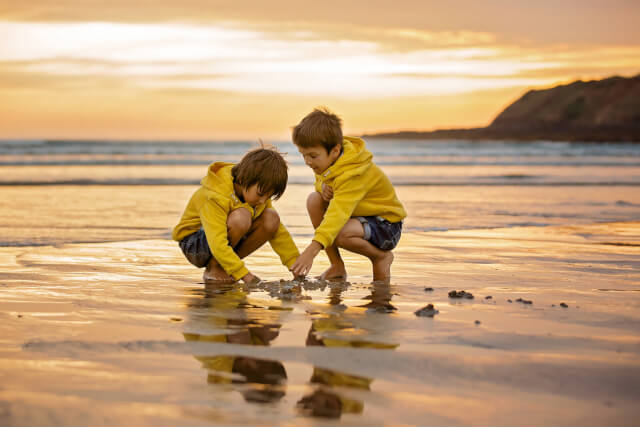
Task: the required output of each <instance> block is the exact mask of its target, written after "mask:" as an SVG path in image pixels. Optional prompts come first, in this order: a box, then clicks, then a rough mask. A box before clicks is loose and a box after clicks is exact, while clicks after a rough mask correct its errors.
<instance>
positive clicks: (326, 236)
mask: <svg viewBox="0 0 640 427" xmlns="http://www.w3.org/2000/svg"><path fill="white" fill-rule="evenodd" d="M338 185H339V189H337V190H334V192H333V198H332V199H331V201H330V202H329V207H328V208H327V211H326V212H325V214H324V219H323V220H322V222H321V223H320V226H319V227H318V228H317V229H316V233H315V235H314V237H313V240H312V241H311V243H310V244H309V246H307V248H306V249H305V250H304V251H303V252H302V254H301V255H300V256H299V257H298V259H297V260H296V262H295V263H294V264H293V266H292V268H291V271H292V272H293V274H294V275H296V276H306V275H307V274H308V273H309V271H310V270H311V266H312V265H313V259H314V258H315V257H316V256H317V255H318V253H320V251H321V250H322V249H324V248H326V247H327V246H331V244H332V243H333V241H334V240H335V238H336V236H337V235H338V233H340V230H342V227H344V225H345V224H346V223H347V221H348V220H349V218H351V214H352V213H353V210H354V209H355V208H356V206H357V205H358V203H359V202H360V200H362V198H363V197H364V196H365V194H366V189H365V188H364V185H362V182H361V181H359V180H358V177H351V178H350V179H348V180H346V181H345V182H343V183H339V184H337V185H336V186H338ZM316 188H317V186H316ZM323 191H324V189H323ZM321 194H322V193H321Z"/></svg>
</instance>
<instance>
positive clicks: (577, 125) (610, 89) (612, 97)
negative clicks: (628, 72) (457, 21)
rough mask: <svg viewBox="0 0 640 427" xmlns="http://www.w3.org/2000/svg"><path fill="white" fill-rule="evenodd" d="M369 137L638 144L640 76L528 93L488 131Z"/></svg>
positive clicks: (639, 132)
mask: <svg viewBox="0 0 640 427" xmlns="http://www.w3.org/2000/svg"><path fill="white" fill-rule="evenodd" d="M368 137H379V138H382V137H385V138H391V137H393V138H411V139H413V138H415V139H478V140H481V139H493V140H502V139H511V140H514V139H515V140H551V141H553V140H561V141H629V142H640V75H637V76H635V77H630V78H624V77H611V78H607V79H604V80H597V81H589V82H583V81H576V82H573V83H571V84H568V85H562V86H556V87H554V88H551V89H544V90H530V91H529V92H527V93H525V94H524V95H523V96H522V97H521V98H520V99H518V100H517V101H515V102H514V103H513V104H511V105H509V106H508V107H507V108H506V109H505V110H504V111H502V112H501V113H500V114H499V115H498V116H497V117H496V118H495V120H493V122H492V123H491V124H490V125H489V126H487V127H484V128H472V129H441V130H436V131H432V132H413V131H402V132H393V133H385V134H375V135H368Z"/></svg>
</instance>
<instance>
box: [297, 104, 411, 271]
mask: <svg viewBox="0 0 640 427" xmlns="http://www.w3.org/2000/svg"><path fill="white" fill-rule="evenodd" d="M292 137H293V138H292V139H293V143H294V144H295V145H296V146H297V147H298V151H300V154H302V156H303V158H304V162H305V164H306V165H307V166H309V167H310V168H311V169H313V172H314V173H315V191H314V192H313V193H311V194H310V195H309V197H308V198H307V210H308V212H309V216H310V218H311V223H312V224H313V227H314V228H315V234H314V237H313V240H312V241H311V243H310V244H309V246H307V248H306V249H305V250H304V252H302V254H301V255H300V257H299V258H298V260H297V261H296V262H295V264H293V268H292V271H293V273H294V275H306V274H308V273H309V270H310V269H311V265H312V264H313V259H314V258H315V257H316V255H317V254H318V253H319V252H320V250H322V249H324V250H325V251H326V253H327V257H328V258H329V262H330V263H331V265H330V267H329V269H328V270H327V271H325V272H324V273H323V274H322V275H321V276H320V278H322V279H326V280H331V279H334V280H346V277H347V272H346V269H345V266H344V262H343V261H342V258H341V256H340V252H339V250H338V248H344V249H346V250H348V251H351V252H355V253H357V254H360V255H364V256H366V257H367V258H369V259H370V260H371V264H372V266H373V280H374V281H386V280H388V279H390V276H391V263H392V262H393V253H392V252H391V250H392V249H393V248H394V247H395V246H396V245H397V243H398V240H399V239H400V234H401V231H402V220H403V219H404V218H405V217H406V215H407V214H406V212H405V210H404V208H403V206H402V203H400V201H399V200H398V198H397V197H396V193H395V190H394V188H393V186H392V185H391V182H390V181H389V178H388V177H387V176H386V175H385V174H384V172H382V171H381V170H380V168H379V167H378V166H376V164H374V163H373V161H372V158H373V155H372V154H371V153H370V152H369V151H368V150H367V148H366V146H365V143H364V141H363V140H362V139H360V138H354V137H343V136H342V122H341V120H340V118H339V117H338V116H336V115H335V114H333V113H331V112H330V111H328V110H326V109H316V110H314V111H313V112H311V113H310V114H308V115H307V116H306V117H305V118H304V119H302V121H301V122H300V123H299V124H298V125H297V126H296V127H295V128H294V129H293V135H292Z"/></svg>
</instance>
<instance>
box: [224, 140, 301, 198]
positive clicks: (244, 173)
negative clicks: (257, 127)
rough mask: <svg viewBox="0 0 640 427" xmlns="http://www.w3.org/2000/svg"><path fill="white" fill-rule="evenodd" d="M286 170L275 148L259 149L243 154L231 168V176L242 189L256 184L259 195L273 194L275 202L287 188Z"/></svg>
mask: <svg viewBox="0 0 640 427" xmlns="http://www.w3.org/2000/svg"><path fill="white" fill-rule="evenodd" d="M287 169H288V166H287V162H286V161H285V160H284V158H283V157H282V154H280V153H279V152H278V151H277V150H276V149H275V148H265V147H260V148H256V149H255V150H251V151H249V152H248V153H247V154H245V155H244V157H243V158H242V160H240V163H238V164H236V165H235V166H233V168H231V175H232V176H233V181H234V182H237V183H238V184H240V185H241V186H243V187H244V188H249V187H251V186H253V185H254V184H258V190H260V192H261V193H269V192H273V196H272V198H273V199H274V200H277V199H279V198H280V196H282V194H284V190H285V188H287V179H288V174H287Z"/></svg>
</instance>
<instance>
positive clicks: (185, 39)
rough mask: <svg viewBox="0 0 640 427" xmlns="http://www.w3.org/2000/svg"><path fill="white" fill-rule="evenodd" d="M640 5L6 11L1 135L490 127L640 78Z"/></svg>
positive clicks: (270, 4)
mask: <svg viewBox="0 0 640 427" xmlns="http://www.w3.org/2000/svg"><path fill="white" fill-rule="evenodd" d="M638 22H640V2H639V1H637V0H581V1H576V0H566V1H558V0H555V1H548V0H538V1H536V2H533V1H517V0H514V1H505V0H487V1H478V0H452V1H438V2H435V1H409V0H395V1H378V0H367V1H360V0H356V1H349V0H342V1H334V0H325V1H301V0H298V1H289V0H271V1H243V0H236V1H204V0H179V1H178V0H176V1H168V0H154V1H149V0H138V1H132V0H109V1H104V0H101V1H97V0H57V1H56V0H23V1H13V0H0V99H1V102H0V138H4V139H28V138H74V139H77V138H90V139H171V140H183V139H187V140H202V139H204V140H214V139H253V140H255V139H257V138H259V137H261V138H265V139H288V138H289V135H290V128H291V126H293V125H295V124H296V123H297V122H298V121H299V120H300V118H302V117H303V116H304V115H305V114H306V113H308V112H309V111H310V110H311V109H312V108H313V107H315V106H318V105H326V106H328V107H329V108H331V109H332V110H334V111H335V112H337V113H338V114H339V115H341V116H342V117H343V119H344V122H345V132H346V133H349V134H361V133H372V132H381V131H393V130H400V129H403V130H408V129H410V130H431V129H435V128H450V127H475V126H485V125H487V124H489V123H490V122H491V120H492V119H493V118H494V117H495V116H496V115H497V114H498V113H499V112H500V111H501V110H502V109H503V108H504V107H505V106H506V105H508V104H509V103H511V102H512V101H514V100H515V99H517V98H518V97H519V96H521V95H522V94H523V93H524V92H525V91H526V90H528V89H530V88H545V87H550V86H553V85H556V84H559V83H567V82H570V81H573V80H576V79H583V80H588V79H597V78H603V77H608V76H611V75H622V76H632V75H636V74H638V73H640V25H638Z"/></svg>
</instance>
